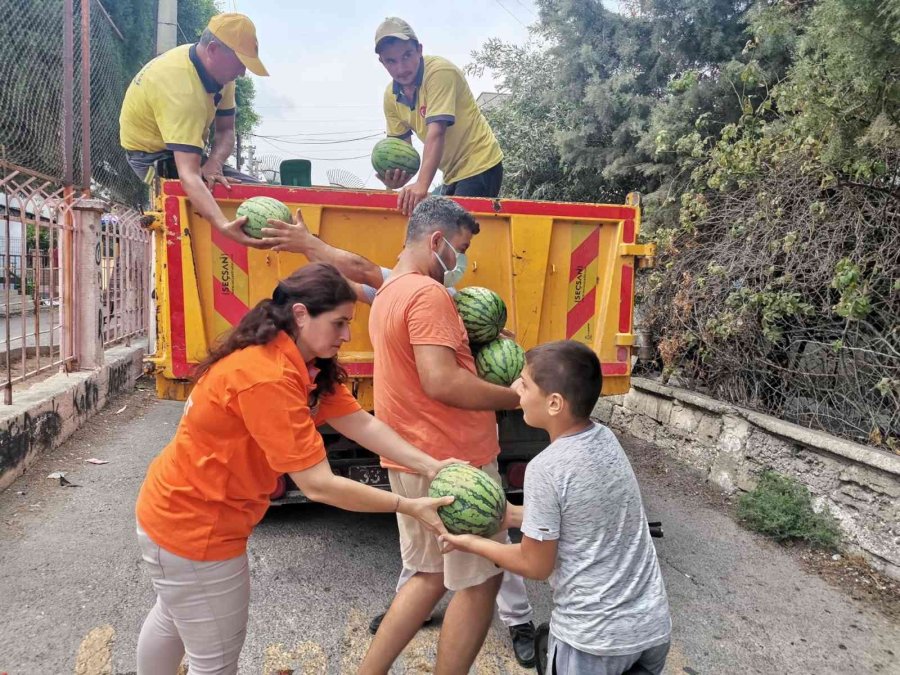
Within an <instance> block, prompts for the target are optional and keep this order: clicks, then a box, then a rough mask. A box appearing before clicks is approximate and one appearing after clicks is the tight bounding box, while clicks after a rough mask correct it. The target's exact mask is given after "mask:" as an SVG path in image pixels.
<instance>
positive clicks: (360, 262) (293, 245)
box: [262, 209, 384, 288]
mask: <svg viewBox="0 0 900 675" xmlns="http://www.w3.org/2000/svg"><path fill="white" fill-rule="evenodd" d="M262 235H263V239H262V241H264V242H266V243H268V244H270V245H271V246H272V250H273V251H288V252H290V253H302V254H303V255H305V256H306V257H307V258H308V259H309V261H310V262H324V263H329V264H331V265H334V266H335V267H337V268H338V271H339V272H340V273H341V274H343V275H344V276H345V277H347V278H348V279H349V280H350V281H355V282H356V283H359V284H366V285H368V286H372V287H373V288H379V287H380V286H381V284H382V282H383V281H384V279H383V277H382V275H381V267H379V266H378V265H376V264H375V263H373V262H372V261H371V260H369V259H368V258H364V257H363V256H361V255H359V254H357V253H353V252H351V251H345V250H344V249H342V248H337V247H335V246H332V245H331V244H328V243H326V242H324V241H322V240H321V239H319V238H318V237H317V236H315V235H314V234H312V233H311V232H310V231H309V228H307V227H306V223H304V222H303V216H302V215H301V214H300V210H299V209H297V213H296V215H295V216H294V222H293V223H285V222H283V221H280V220H270V221H269V227H266V228H263V231H262Z"/></svg>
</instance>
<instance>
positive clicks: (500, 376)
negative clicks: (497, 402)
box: [475, 338, 525, 387]
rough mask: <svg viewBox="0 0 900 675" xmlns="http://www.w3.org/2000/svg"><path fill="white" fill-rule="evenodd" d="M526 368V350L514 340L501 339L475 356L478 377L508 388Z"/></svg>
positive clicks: (483, 348) (487, 345)
mask: <svg viewBox="0 0 900 675" xmlns="http://www.w3.org/2000/svg"><path fill="white" fill-rule="evenodd" d="M524 367H525V350H524V349H522V348H521V347H520V346H519V345H517V344H516V343H515V342H513V341H512V340H507V339H505V338H500V339H498V340H494V341H493V342H489V343H488V344H486V345H485V346H484V347H482V348H481V349H480V350H478V354H477V355H476V356H475V368H476V370H477V371H478V376H479V377H480V378H482V379H483V380H487V381H488V382H493V383H494V384H500V385H503V386H504V387H508V386H509V385H511V384H512V383H513V382H515V381H516V380H517V379H518V378H519V375H520V374H521V373H522V368H524Z"/></svg>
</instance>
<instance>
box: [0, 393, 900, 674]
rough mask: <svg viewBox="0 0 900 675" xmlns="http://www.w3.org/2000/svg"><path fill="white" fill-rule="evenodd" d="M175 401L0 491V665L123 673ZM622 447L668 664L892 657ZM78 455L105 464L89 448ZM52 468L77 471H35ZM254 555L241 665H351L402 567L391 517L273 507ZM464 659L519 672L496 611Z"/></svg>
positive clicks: (887, 625)
mask: <svg viewBox="0 0 900 675" xmlns="http://www.w3.org/2000/svg"><path fill="white" fill-rule="evenodd" d="M144 386H147V387H149V385H144ZM123 407H125V409H124V410H122V411H121V412H117V411H120V410H121V408H123ZM181 407H182V406H181V404H179V403H173V402H165V401H162V402H161V401H156V400H155V398H153V394H152V392H151V391H149V390H148V389H143V390H138V391H136V392H135V393H133V394H129V395H126V396H123V397H121V398H120V399H119V400H115V401H112V402H111V403H110V404H109V405H108V406H107V408H106V409H105V410H104V411H103V412H102V413H101V414H100V415H99V416H98V417H97V418H95V419H94V420H93V421H91V422H90V423H89V424H88V425H87V426H86V427H85V428H84V429H82V430H81V431H79V432H78V433H77V434H76V435H75V436H74V437H73V438H72V439H70V441H69V442H67V443H66V444H65V445H64V446H63V447H61V448H60V449H59V450H57V451H56V452H55V453H53V454H52V455H51V456H47V457H45V458H43V459H41V460H40V462H39V463H38V464H37V465H36V466H35V467H34V468H33V469H32V470H31V471H30V472H29V473H28V474H27V475H26V476H24V477H22V478H21V479H20V480H19V481H18V482H17V483H16V484H14V485H13V486H12V487H11V488H10V489H8V490H7V491H6V492H4V493H2V494H0V611H2V617H3V619H2V621H0V673H4V672H6V673H8V674H9V675H19V674H27V675H31V674H35V673H39V674H41V675H52V674H57V673H59V674H63V673H73V672H74V673H78V674H80V675H95V674H101V673H102V674H118V675H126V674H127V673H133V672H134V653H135V645H136V640H137V633H138V631H139V629H140V625H141V622H142V620H143V618H144V615H145V614H146V612H147V611H148V610H149V608H150V607H151V605H152V602H153V599H154V598H153V593H152V590H151V588H150V584H149V581H148V579H147V577H146V575H145V574H144V572H143V570H142V568H141V564H140V559H139V554H138V547H137V544H136V541H135V537H134V519H133V505H134V499H135V496H136V494H137V490H138V487H139V486H140V482H141V480H142V478H143V475H144V471H145V468H146V465H147V463H148V462H149V461H150V459H151V458H152V457H153V456H154V454H155V453H156V452H157V451H158V450H159V448H160V447H162V446H163V445H164V444H165V443H166V442H167V441H168V440H169V438H170V437H171V435H172V433H173V432H174V429H175V426H176V425H177V422H178V417H179V415H180V413H181ZM626 447H628V448H629V452H630V454H632V456H633V461H634V464H635V466H636V470H637V472H638V476H639V478H640V480H641V484H642V488H643V491H644V498H645V502H646V505H647V510H648V515H649V516H650V517H651V519H654V520H655V519H661V520H663V521H664V523H665V529H666V537H665V538H664V539H662V540H656V542H657V550H658V552H659V556H660V559H661V562H662V566H663V572H664V575H665V578H666V583H667V588H668V592H669V596H670V602H671V605H672V611H673V615H674V620H675V633H674V641H673V648H672V651H671V654H670V658H669V663H668V666H667V673H692V674H698V673H717V674H720V673H841V674H843V673H850V672H853V673H900V665H898V663H900V661H898V658H900V649H898V645H900V626H898V625H897V624H896V623H894V622H892V621H891V620H890V619H888V618H886V617H885V615H883V614H881V613H879V612H877V611H876V610H874V609H873V608H871V607H869V606H866V605H864V604H862V603H860V602H858V601H855V600H852V599H850V598H849V597H848V596H847V594H845V593H843V592H842V591H840V590H839V589H835V588H833V587H831V586H829V585H828V584H827V583H825V582H824V581H823V580H822V579H820V578H819V577H817V576H811V575H809V574H807V573H806V572H804V571H803V570H802V569H801V568H800V567H799V566H798V565H797V563H796V562H795V560H794V559H793V558H792V557H791V556H790V555H789V554H787V553H786V552H784V551H783V550H782V549H780V548H779V547H778V546H776V545H774V544H770V543H769V542H766V541H764V540H762V539H761V538H759V537H757V536H756V535H752V534H749V533H747V532H746V531H744V530H742V529H741V528H739V527H738V526H737V525H736V524H735V523H734V522H733V521H732V520H731V518H730V517H729V516H727V515H725V514H724V513H722V512H721V510H720V509H717V508H715V505H714V504H711V503H710V501H709V499H708V498H705V497H703V496H702V495H701V494H700V493H699V492H694V491H692V490H690V489H685V487H684V485H685V480H684V477H685V475H687V476H688V478H690V474H684V475H681V479H680V480H673V479H672V478H673V476H674V475H675V474H677V473H678V470H677V468H673V467H670V466H669V465H668V464H666V463H665V462H664V461H663V460H662V459H661V458H660V457H659V455H658V454H657V453H656V451H655V449H654V448H652V447H648V446H646V445H642V444H638V443H636V442H631V441H627V440H626ZM91 457H95V458H99V459H105V460H109V463H108V464H105V465H102V466H96V465H92V464H87V463H85V462H84V460H85V459H87V458H91ZM56 470H63V471H68V474H67V478H68V479H69V480H70V481H71V482H73V483H75V484H77V485H79V486H80V487H69V488H66V487H60V486H59V485H58V481H54V480H48V479H47V478H46V476H47V474H48V473H50V472H51V471H56ZM670 472H672V473H670ZM698 480H699V479H698ZM22 493H24V494H22ZM250 558H251V570H252V583H253V596H252V601H251V611H250V625H249V635H248V639H247V643H246V645H245V647H244V651H243V653H242V656H241V668H240V672H241V673H250V674H257V673H260V674H265V675H269V674H270V673H272V672H275V671H276V670H277V669H278V668H291V669H293V670H294V672H295V673H297V674H299V673H310V674H313V673H315V674H321V673H353V672H355V666H356V664H358V663H359V661H360V659H361V658H362V655H363V654H364V653H365V649H366V647H367V644H368V640H369V634H368V632H367V630H366V625H367V623H368V620H369V618H370V617H371V616H372V615H373V614H375V613H377V612H378V611H380V610H381V609H382V608H383V607H384V606H385V605H386V603H387V602H388V601H389V599H390V597H391V594H392V589H393V586H394V583H395V579H396V574H397V572H398V571H399V562H398V561H399V556H398V550H397V543H396V528H395V525H394V521H393V519H392V518H389V517H386V516H371V515H357V514H351V513H345V512H341V511H338V510H335V509H331V508H327V507H323V506H318V505H297V506H286V507H280V508H278V509H274V510H273V511H271V512H270V514H269V515H268V516H267V518H266V519H265V520H264V521H263V523H262V524H261V525H260V526H259V527H258V528H257V531H256V532H255V533H254V535H253V537H252V539H251V546H250ZM529 592H530V595H531V598H532V601H533V604H534V605H535V608H536V611H537V614H538V617H539V620H541V621H545V620H547V619H548V618H549V607H550V605H549V589H548V588H547V586H546V585H544V584H536V583H535V584H532V583H530V584H529ZM437 634H438V632H437V629H436V628H432V629H426V630H423V631H421V632H420V634H419V636H418V637H417V638H416V640H415V641H414V642H413V643H412V644H411V645H410V647H409V648H408V649H407V651H406V652H405V653H404V655H403V656H402V658H401V660H400V661H399V662H398V663H397V665H396V667H395V669H394V671H393V672H396V673H428V672H431V665H430V664H432V663H433V659H434V652H435V646H436V642H437ZM473 672H476V673H479V674H480V673H522V672H526V671H524V670H522V669H520V668H519V667H518V666H517V665H516V664H515V662H514V660H513V658H512V655H511V652H510V649H509V646H508V639H507V637H506V635H505V631H504V628H503V626H502V624H500V623H499V621H497V620H495V622H494V627H493V629H492V631H491V633H490V635H489V637H488V640H487V643H486V645H485V647H484V649H483V650H482V653H481V655H480V657H479V660H478V662H477V664H476V667H475V669H474V671H473Z"/></svg>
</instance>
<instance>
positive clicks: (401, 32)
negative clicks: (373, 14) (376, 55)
mask: <svg viewBox="0 0 900 675" xmlns="http://www.w3.org/2000/svg"><path fill="white" fill-rule="evenodd" d="M385 38H397V39H398V40H415V41H416V42H418V41H419V38H418V37H416V32H415V31H414V30H413V29H412V26H410V25H409V24H408V23H406V22H405V21H404V20H403V19H401V18H399V17H396V16H389V17H388V18H386V19H385V20H384V21H382V22H381V24H380V25H379V26H378V29H377V30H376V31H375V51H376V52H377V51H378V45H379V44H380V43H381V41H382V40H384V39H385Z"/></svg>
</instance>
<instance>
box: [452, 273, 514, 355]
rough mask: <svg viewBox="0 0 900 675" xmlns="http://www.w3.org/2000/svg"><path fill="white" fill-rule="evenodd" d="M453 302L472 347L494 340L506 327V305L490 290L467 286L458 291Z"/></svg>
mask: <svg viewBox="0 0 900 675" xmlns="http://www.w3.org/2000/svg"><path fill="white" fill-rule="evenodd" d="M453 301H454V302H455V303H456V309H457V310H459V316H460V317H461V318H462V320H463V324H464V325H465V327H466V332H467V333H468V334H469V342H470V343H472V344H473V345H480V344H485V343H488V342H490V341H491V340H493V339H495V338H496V337H497V336H498V335H500V331H501V330H503V327H504V326H505V325H506V303H505V302H503V298H501V297H500V296H499V295H498V294H497V293H495V292H494V291H492V290H491V289H490V288H482V287H481V286H468V287H467V288H463V289H461V290H460V291H458V292H457V293H456V295H454V296H453Z"/></svg>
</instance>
